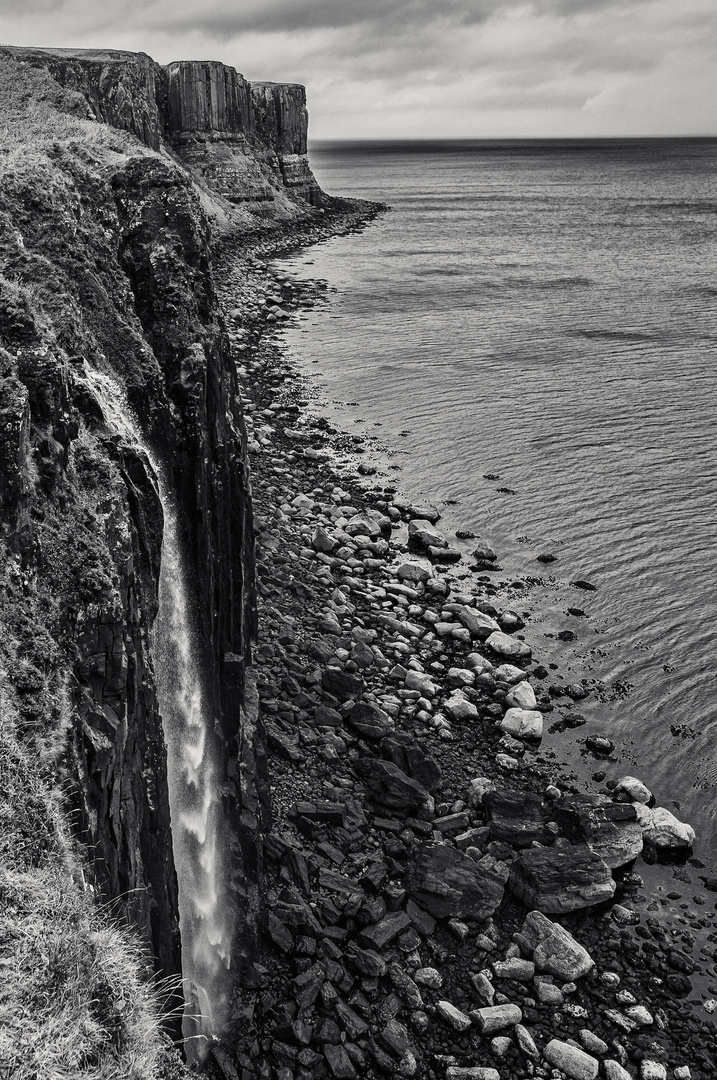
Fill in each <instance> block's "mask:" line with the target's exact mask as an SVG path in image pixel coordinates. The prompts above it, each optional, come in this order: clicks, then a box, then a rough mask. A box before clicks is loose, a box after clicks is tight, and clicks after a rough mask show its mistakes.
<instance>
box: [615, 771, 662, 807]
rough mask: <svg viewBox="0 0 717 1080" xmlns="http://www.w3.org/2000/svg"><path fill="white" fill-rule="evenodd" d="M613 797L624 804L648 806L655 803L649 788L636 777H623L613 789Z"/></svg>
mask: <svg viewBox="0 0 717 1080" xmlns="http://www.w3.org/2000/svg"><path fill="white" fill-rule="evenodd" d="M613 795H614V796H615V798H617V799H620V800H621V801H622V802H633V803H635V802H636V803H644V804H645V805H646V806H648V805H649V804H650V803H651V802H652V801H653V796H652V792H651V791H650V789H649V787H647V785H646V784H643V782H642V780H638V778H637V777H636V776H622V777H621V778H620V779H619V780H618V782H617V783H616V785H615V787H614V789H613Z"/></svg>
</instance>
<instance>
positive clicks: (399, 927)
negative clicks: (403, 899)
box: [358, 911, 411, 950]
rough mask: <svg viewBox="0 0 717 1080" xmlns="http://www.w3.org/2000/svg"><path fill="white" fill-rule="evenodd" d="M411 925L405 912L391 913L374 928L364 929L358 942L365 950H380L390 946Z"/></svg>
mask: <svg viewBox="0 0 717 1080" xmlns="http://www.w3.org/2000/svg"><path fill="white" fill-rule="evenodd" d="M410 925H411V920H410V919H409V917H408V915H407V914H406V912H405V911H391V912H389V914H388V915H384V917H383V918H382V919H380V920H379V921H378V922H377V923H375V924H374V925H373V926H367V927H364V929H363V930H361V932H360V933H359V935H358V940H359V943H360V944H361V945H362V946H363V947H364V948H365V949H376V950H380V949H383V948H385V947H386V945H389V944H390V943H391V942H392V941H393V939H394V938H397V937H398V935H399V934H401V933H403V931H404V930H407V929H408V927H409V926H410Z"/></svg>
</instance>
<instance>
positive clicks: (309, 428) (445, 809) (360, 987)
mask: <svg viewBox="0 0 717 1080" xmlns="http://www.w3.org/2000/svg"><path fill="white" fill-rule="evenodd" d="M380 209H381V208H380V207H377V206H370V207H368V209H367V208H366V207H365V206H361V204H357V205H353V204H348V203H343V202H341V201H336V202H335V203H334V210H333V212H329V213H328V214H327V215H326V220H325V222H323V223H321V224H320V225H316V224H307V225H306V226H305V227H303V229H302V230H301V231H300V232H299V233H297V232H295V231H286V232H284V233H283V235H282V237H281V238H280V239H279V241H278V242H277V239H276V237H273V238H272V237H270V236H267V237H266V238H255V239H253V240H252V242H251V247H247V242H246V239H244V240H243V241H242V242H241V243H234V242H232V241H231V240H225V241H224V242H223V244H222V245H221V247H220V249H219V250H218V252H217V265H216V277H217V281H218V291H219V293H220V300H221V303H222V305H223V308H224V313H225V317H226V320H227V324H228V326H229V334H230V338H231V341H232V346H233V349H234V351H235V355H236V358H237V362H238V365H239V374H240V378H241V383H242V388H243V394H244V396H245V403H244V410H245V418H246V422H247V428H248V431H249V438H248V451H249V454H250V460H251V466H252V493H253V502H254V512H255V518H256V521H255V531H256V557H257V571H258V593H259V626H260V635H259V640H258V644H257V646H256V648H255V650H254V661H253V666H254V670H255V674H256V678H257V688H258V693H259V700H260V713H261V717H262V719H263V723H264V725H265V729H266V739H267V747H268V759H269V760H268V770H269V777H270V785H271V807H270V811H269V808H266V810H267V820H268V818H269V813H270V816H271V825H270V828H269V830H268V832H267V834H266V838H265V847H264V856H265V863H266V873H267V892H266V897H265V906H264V913H263V928H264V938H265V949H264V953H263V955H262V958H261V963H260V964H258V965H256V967H255V969H254V981H255V985H256V989H255V990H254V991H252V990H250V989H249V990H246V991H244V992H243V994H242V998H241V1001H238V1002H237V1004H236V1008H235V1015H234V1019H235V1031H234V1032H233V1033H232V1036H231V1037H230V1039H229V1041H228V1044H227V1046H224V1045H221V1046H220V1045H218V1046H216V1047H214V1053H213V1062H214V1066H215V1067H216V1068H217V1069H218V1070H219V1072H220V1073H221V1074H223V1075H224V1076H227V1077H235V1076H240V1077H242V1080H249V1077H254V1076H260V1077H267V1078H269V1077H270V1076H276V1077H277V1078H279V1080H309V1078H315V1077H319V1078H321V1077H324V1076H327V1077H334V1078H336V1080H352V1078H353V1077H356V1076H392V1075H405V1076H417V1077H430V1078H433V1077H436V1078H440V1080H443V1078H444V1077H446V1078H447V1080H499V1078H505V1080H507V1078H508V1077H528V1076H546V1077H547V1076H554V1077H560V1076H567V1077H571V1078H574V1080H583V1078H589V1080H593V1078H595V1077H597V1076H604V1077H606V1078H608V1080H625V1078H628V1077H641V1078H643V1080H661V1078H673V1077H674V1080H687V1078H688V1077H689V1076H692V1077H704V1078H707V1077H709V1076H712V1075H715V1072H716V1071H717V1058H715V1054H714V1045H715V1044H714V1031H715V1028H714V1023H713V1021H712V1019H711V1018H710V1016H709V1012H711V1010H712V1008H714V1006H713V1004H712V1002H711V1001H708V1002H706V1003H705V1005H704V1007H702V1006H701V1004H699V1003H697V1004H698V1005H699V1007H697V1008H695V1007H694V1003H692V1002H690V1001H689V1000H688V996H689V994H690V993H691V991H692V986H691V981H690V976H691V975H692V973H693V972H695V970H697V971H700V970H702V969H701V968H700V967H699V961H702V962H705V961H707V962H709V961H714V959H715V956H714V950H713V951H712V954H710V955H708V952H709V950H707V951H706V950H705V948H704V947H703V948H702V949H701V952H700V957H699V960H696V959H695V958H694V956H693V955H692V954H693V950H694V948H695V940H696V938H695V935H696V934H701V938H702V939H706V940H707V941H708V942H709V941H710V940H711V941H712V942H714V941H715V940H716V937H715V934H714V921H713V919H711V918H705V917H703V910H704V911H708V912H710V914H711V913H712V909H713V905H712V904H711V903H710V904H709V907H707V905H706V904H705V900H707V901H708V898H707V896H705V897H694V898H693V900H694V903H695V904H697V905H698V906H697V908H695V907H694V906H690V908H689V910H687V909H688V905H683V907H684V909H685V910H684V912H683V914H684V917H683V918H680V919H678V920H677V923H678V925H677V928H676V929H675V926H674V924H671V925H672V928H671V929H670V928H667V927H666V926H665V925H664V921H662V920H661V919H660V918H658V917H656V915H659V907H660V905H659V903H657V902H656V901H655V898H654V897H650V896H649V895H647V894H646V892H645V889H644V887H643V882H642V879H641V877H640V875H639V866H640V863H639V862H638V863H635V860H636V858H639V857H641V853H643V852H644V854H645V856H646V858H647V859H648V860H651V861H653V862H654V861H655V860H659V861H670V860H673V859H675V860H677V861H678V862H679V861H680V860H681V861H684V859H685V858H687V857H689V855H690V845H691V842H692V840H693V839H694V834H693V833H692V830H691V829H690V828H689V826H685V825H684V824H683V823H680V822H678V821H677V819H675V818H674V816H673V815H671V814H670V812H669V811H667V810H666V809H665V808H655V807H652V808H651V807H650V806H649V805H648V804H650V803H652V801H653V800H652V798H651V794H650V792H649V790H648V789H647V788H646V787H645V785H644V784H642V783H641V781H639V780H637V779H636V778H634V777H632V778H631V777H626V778H624V779H623V780H622V782H621V783H617V784H616V783H615V782H611V783H610V785H609V786H605V787H604V788H602V789H600V790H599V791H598V792H597V793H596V794H592V795H586V794H584V793H583V792H582V791H581V790H580V788H579V787H578V785H577V784H576V783H575V782H574V780H575V778H574V777H565V776H564V775H563V776H561V775H556V770H555V766H554V765H553V764H552V763H551V760H550V758H549V757H548V756H543V755H541V753H540V738H541V735H542V729H543V723H544V720H545V717H546V714H547V713H549V712H550V711H552V703H551V697H552V696H554V693H553V692H554V688H555V687H559V689H560V692H561V693H563V694H568V696H569V697H571V698H572V699H573V700H576V701H577V700H580V699H581V698H582V697H584V696H585V695H586V694H587V692H588V689H587V687H586V686H585V685H583V684H582V683H571V684H568V685H566V686H560V678H559V673H558V672H555V671H551V670H549V669H548V668H547V667H545V666H544V665H542V664H541V663H540V658H536V657H534V656H533V655H532V654H531V650H530V648H529V647H528V645H527V644H526V643H525V641H524V640H523V635H521V630H522V629H523V627H524V625H525V622H524V614H526V613H522V612H518V611H515V610H513V609H512V608H511V607H509V606H507V604H506V603H505V601H504V599H503V595H502V593H504V592H505V589H503V590H501V583H496V582H495V569H494V568H495V566H496V565H497V560H496V555H495V553H494V552H492V551H491V550H490V548H489V547H487V546H486V545H484V544H481V543H480V541H479V540H478V539H477V538H476V541H475V544H476V554H475V556H474V563H473V565H472V566H471V569H472V570H473V573H472V574H470V575H467V574H463V575H462V577H460V578H458V577H456V576H453V575H452V574H451V572H450V568H451V567H452V566H454V565H455V563H456V561H457V560H458V559H460V557H461V552H460V551H459V550H454V549H453V547H452V545H451V543H450V539H449V538H448V537H445V536H443V535H442V533H441V531H440V513H439V511H438V509H437V508H436V507H431V506H420V505H414V504H412V503H411V501H410V499H406V498H402V497H401V495H400V493H399V492H398V490H397V489H396V488H395V487H394V486H392V485H390V486H388V485H385V484H384V483H383V482H381V483H380V484H378V483H374V482H373V481H371V479H370V476H371V474H372V473H373V472H374V471H375V470H374V469H373V468H372V467H371V466H367V465H365V464H364V461H363V459H362V457H361V455H362V452H363V450H364V440H363V439H362V438H361V437H360V436H356V435H349V434H347V433H345V432H342V431H340V430H338V429H337V428H336V427H334V426H333V425H331V424H330V423H328V422H327V421H326V420H325V418H323V417H321V416H320V415H319V416H317V415H316V414H315V412H312V411H311V409H310V408H309V406H310V404H311V397H310V392H309V391H308V389H307V387H306V385H305V382H304V380H303V379H302V378H301V375H300V373H299V372H298V371H297V370H296V368H295V366H294V365H293V364H292V362H291V360H290V359H289V358H288V357H287V355H286V353H285V350H283V349H282V347H281V345H280V343H279V342H278V341H277V340H276V336H275V335H273V334H272V333H271V327H272V326H274V325H276V324H281V323H282V322H283V321H284V320H285V319H288V318H291V317H292V315H293V314H294V313H295V312H296V311H298V310H300V309H301V307H302V305H312V304H314V303H316V302H321V291H320V288H319V286H317V285H316V284H314V285H311V284H309V285H307V284H299V283H297V282H291V281H289V280H288V279H287V278H285V277H284V276H283V275H282V274H281V273H277V272H275V271H274V270H272V269H271V268H270V267H269V266H268V264H267V261H266V260H267V259H269V258H275V257H278V256H281V255H285V254H287V252H288V251H290V250H291V249H293V248H295V247H296V246H298V245H300V244H306V243H311V242H316V241H319V240H321V239H323V238H325V237H327V236H330V235H335V234H336V232H337V231H338V232H340V231H347V230H350V229H354V228H361V227H363V224H364V223H365V221H366V219H367V218H371V217H373V216H375V215H376V214H377V213H378V212H379V211H380ZM347 454H348V455H349V461H352V462H353V464H352V465H350V466H349V467H348V468H347V467H346V466H345V465H344V464H341V463H340V459H341V458H342V457H344V460H345V455H347ZM466 579H467V580H466ZM503 584H507V583H503ZM576 584H577V585H580V584H582V585H587V586H589V584H590V583H576ZM552 667H554V665H552ZM585 683H587V680H585ZM595 750H596V752H598V753H599V752H600V751H601V750H605V751H606V752H608V753H609V748H608V747H604V748H602V747H599V746H597V747H595ZM597 777H599V774H596V778H597ZM708 902H709V901H708ZM653 913H654V914H653ZM679 924H681V925H679ZM713 981H714V980H713ZM228 1046H232V1049H231V1050H229V1049H228Z"/></svg>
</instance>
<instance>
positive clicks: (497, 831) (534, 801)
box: [483, 788, 545, 848]
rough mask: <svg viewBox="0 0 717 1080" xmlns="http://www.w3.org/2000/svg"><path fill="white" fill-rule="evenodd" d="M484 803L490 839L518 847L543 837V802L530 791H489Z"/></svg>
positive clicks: (527, 846)
mask: <svg viewBox="0 0 717 1080" xmlns="http://www.w3.org/2000/svg"><path fill="white" fill-rule="evenodd" d="M483 804H484V806H485V808H486V810H487V811H488V815H489V819H490V821H489V824H490V838H491V840H501V841H503V843H505V844H510V846H511V847H515V848H529V847H530V845H531V844H532V843H533V841H535V840H541V839H542V838H543V834H544V829H545V818H544V816H543V801H542V799H541V798H540V796H539V795H535V794H533V792H530V791H513V790H511V789H510V788H501V789H500V790H498V791H488V792H487V793H486V794H485V796H484V798H483Z"/></svg>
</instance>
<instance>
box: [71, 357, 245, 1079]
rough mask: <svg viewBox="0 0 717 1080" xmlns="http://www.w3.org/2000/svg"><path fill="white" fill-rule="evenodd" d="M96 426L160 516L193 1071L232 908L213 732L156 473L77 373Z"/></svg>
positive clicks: (221, 1011) (103, 380) (161, 687)
mask: <svg viewBox="0 0 717 1080" xmlns="http://www.w3.org/2000/svg"><path fill="white" fill-rule="evenodd" d="M86 370H87V378H88V381H89V382H90V384H91V386H92V388H93V390H94V393H95V395H96V397H97V398H98V400H99V402H100V404H101V406H102V408H103V411H104V413H105V417H106V419H107V420H108V421H109V423H110V424H111V426H112V427H113V428H114V430H116V431H118V432H119V433H120V434H121V435H123V436H124V438H126V439H127V440H128V441H129V442H131V443H132V444H133V445H134V446H136V447H138V448H140V449H141V450H142V451H143V452H144V454H145V455H146V456H147V458H148V460H149V463H150V465H151V468H152V471H153V473H154V476H155V478H156V482H157V490H158V494H159V498H160V500H161V503H162V510H163V513H164V532H163V535H162V561H161V569H160V576H159V611H158V614H157V618H156V620H155V624H154V629H153V655H154V661H155V676H156V683H157V693H158V697H159V705H160V711H161V714H162V720H163V726H164V736H165V741H166V744H167V773H168V777H167V778H168V785H169V803H170V812H171V817H172V842H173V848H174V859H175V863H176V867H177V878H178V883H179V922H180V931H181V937H182V974H183V981H184V997H185V1001H186V1007H185V1014H184V1021H183V1025H182V1027H183V1034H184V1037H185V1040H186V1041H185V1046H186V1051H187V1057H188V1059H189V1060H190V1061H200V1060H201V1059H202V1058H203V1057H204V1055H205V1053H206V1050H207V1048H208V1045H209V1040H210V1039H212V1038H215V1037H218V1036H220V1035H221V1034H222V1032H223V1030H224V1028H225V1025H226V1021H227V1013H228V1004H229V999H228V990H229V976H228V972H229V966H230V962H231V955H230V947H231V940H232V932H233V912H234V906H233V904H232V903H231V900H230V897H229V896H228V895H227V885H226V873H225V870H226V867H227V866H228V853H227V850H226V847H227V840H226V836H225V831H224V829H223V815H222V806H221V801H220V784H219V769H218V762H219V760H220V758H219V750H220V735H219V722H218V719H217V720H215V718H214V717H213V716H212V714H211V708H210V705H209V703H208V699H207V695H206V693H205V691H204V688H203V685H202V681H203V680H202V673H201V656H202V649H201V644H200V642H199V640H198V636H197V632H196V627H195V619H194V616H193V612H192V609H191V601H190V590H189V587H188V582H187V574H186V568H185V565H184V560H183V556H182V543H181V536H180V530H179V524H178V519H177V510H176V505H175V501H174V496H173V494H172V493H171V491H170V488H169V485H168V484H167V481H166V476H165V472H164V468H163V466H162V465H161V463H159V462H158V461H157V460H156V458H155V457H154V455H153V454H152V453H151V451H150V450H149V449H148V447H147V445H146V443H145V441H144V439H143V436H142V433H141V431H140V429H139V425H138V423H137V421H136V419H135V418H134V416H133V415H132V412H131V410H130V409H129V407H128V405H127V401H126V399H125V396H124V394H123V393H122V391H121V390H120V388H119V387H118V386H117V384H116V383H115V382H113V380H112V379H111V378H110V377H108V376H107V375H102V374H99V373H98V372H95V371H92V370H91V369H89V368H87V369H86Z"/></svg>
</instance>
